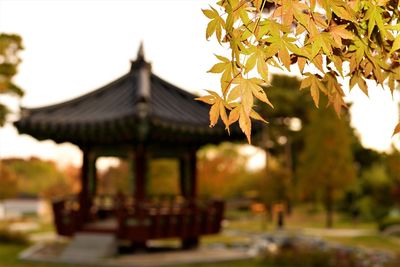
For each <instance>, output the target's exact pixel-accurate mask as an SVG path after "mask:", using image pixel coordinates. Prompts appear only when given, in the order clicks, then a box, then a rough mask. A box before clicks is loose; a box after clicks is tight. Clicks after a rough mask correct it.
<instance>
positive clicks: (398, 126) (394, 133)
mask: <svg viewBox="0 0 400 267" xmlns="http://www.w3.org/2000/svg"><path fill="white" fill-rule="evenodd" d="M399 132H400V123H398V124H397V125H396V127H395V128H394V130H393V134H392V137H393V136H394V135H396V134H398V133H399Z"/></svg>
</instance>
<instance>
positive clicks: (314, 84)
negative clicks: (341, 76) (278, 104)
mask: <svg viewBox="0 0 400 267" xmlns="http://www.w3.org/2000/svg"><path fill="white" fill-rule="evenodd" d="M304 75H305V76H307V78H305V79H303V80H302V81H301V84H300V89H306V88H310V93H311V97H312V99H313V101H314V104H315V106H316V107H319V91H320V90H321V91H323V92H324V93H327V89H326V87H325V86H324V84H323V83H322V82H321V81H320V79H319V78H318V77H317V76H316V75H314V74H311V73H309V72H307V73H305V74H304Z"/></svg>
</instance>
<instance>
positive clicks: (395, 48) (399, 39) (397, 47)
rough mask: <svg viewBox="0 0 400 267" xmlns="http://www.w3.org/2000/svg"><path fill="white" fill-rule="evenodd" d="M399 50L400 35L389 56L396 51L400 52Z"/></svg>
mask: <svg viewBox="0 0 400 267" xmlns="http://www.w3.org/2000/svg"><path fill="white" fill-rule="evenodd" d="M399 49H400V34H399V35H398V36H397V37H396V39H395V40H394V42H393V45H392V49H390V52H389V54H393V52H394V51H396V50H399Z"/></svg>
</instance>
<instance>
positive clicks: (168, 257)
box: [20, 241, 252, 267]
mask: <svg viewBox="0 0 400 267" xmlns="http://www.w3.org/2000/svg"><path fill="white" fill-rule="evenodd" d="M67 245H68V243H66V242H55V241H53V242H41V243H37V244H36V245H33V246H32V247H30V248H28V249H27V250H25V251H23V252H22V253H21V254H20V259H21V260H23V261H30V262H42V263H62V264H73V265H81V266H121V267H125V266H131V267H156V266H176V265H180V264H200V263H216V262H223V261H236V260H249V259H251V258H252V257H251V256H250V255H249V254H248V253H247V251H246V250H244V249H240V248H225V247H218V246H216V247H212V246H209V247H205V246H204V247H199V248H197V249H192V250H178V249H169V250H160V249H157V250H153V251H151V250H150V251H140V252H136V253H132V254H122V255H118V256H114V257H108V258H97V259H94V258H93V257H88V258H83V257H78V258H71V259H68V258H66V257H65V254H63V252H64V251H65V248H66V247H67ZM63 255H64V256H63Z"/></svg>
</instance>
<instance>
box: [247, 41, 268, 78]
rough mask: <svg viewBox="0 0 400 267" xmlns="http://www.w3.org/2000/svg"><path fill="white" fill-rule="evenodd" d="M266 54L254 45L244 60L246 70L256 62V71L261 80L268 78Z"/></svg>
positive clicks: (250, 68)
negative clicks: (251, 51)
mask: <svg viewBox="0 0 400 267" xmlns="http://www.w3.org/2000/svg"><path fill="white" fill-rule="evenodd" d="M266 59H267V55H266V53H265V52H264V50H263V49H262V48H260V47H254V49H253V53H252V54H251V55H250V56H249V58H248V59H247V61H246V65H245V68H246V72H245V73H247V72H249V71H251V70H252V69H253V68H254V67H255V65H256V64H257V72H258V73H259V74H260V75H261V77H262V78H263V80H264V81H265V82H267V81H268V80H269V78H268V66H267V64H266Z"/></svg>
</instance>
